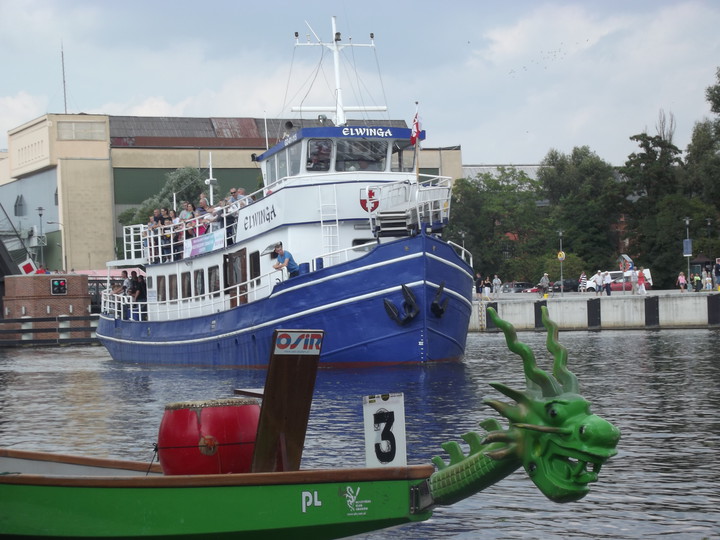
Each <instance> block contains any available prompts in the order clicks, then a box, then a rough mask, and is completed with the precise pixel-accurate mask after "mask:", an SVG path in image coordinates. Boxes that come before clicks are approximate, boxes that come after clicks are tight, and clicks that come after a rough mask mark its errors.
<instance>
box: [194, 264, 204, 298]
mask: <svg viewBox="0 0 720 540" xmlns="http://www.w3.org/2000/svg"><path fill="white" fill-rule="evenodd" d="M201 294H205V271H204V270H195V295H196V296H199V295H201Z"/></svg>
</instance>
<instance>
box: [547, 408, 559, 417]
mask: <svg viewBox="0 0 720 540" xmlns="http://www.w3.org/2000/svg"><path fill="white" fill-rule="evenodd" d="M548 414H549V415H550V417H551V418H555V417H556V416H557V415H558V413H557V411H556V410H555V409H550V410H549V411H548Z"/></svg>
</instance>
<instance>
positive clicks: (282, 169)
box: [277, 150, 288, 178]
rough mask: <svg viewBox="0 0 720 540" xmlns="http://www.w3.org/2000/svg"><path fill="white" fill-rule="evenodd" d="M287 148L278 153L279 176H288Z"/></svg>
mask: <svg viewBox="0 0 720 540" xmlns="http://www.w3.org/2000/svg"><path fill="white" fill-rule="evenodd" d="M287 173H288V169H287V150H280V152H278V153H277V174H278V178H285V177H286V176H287Z"/></svg>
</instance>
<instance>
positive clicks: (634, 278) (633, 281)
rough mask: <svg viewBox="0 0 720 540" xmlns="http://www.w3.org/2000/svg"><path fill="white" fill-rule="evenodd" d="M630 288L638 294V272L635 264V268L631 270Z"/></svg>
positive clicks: (633, 292)
mask: <svg viewBox="0 0 720 540" xmlns="http://www.w3.org/2000/svg"><path fill="white" fill-rule="evenodd" d="M630 289H631V290H632V294H637V292H638V272H637V270H636V269H635V267H634V266H633V269H632V270H630ZM623 291H625V285H623Z"/></svg>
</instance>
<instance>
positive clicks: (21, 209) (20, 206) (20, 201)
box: [15, 195, 26, 217]
mask: <svg viewBox="0 0 720 540" xmlns="http://www.w3.org/2000/svg"><path fill="white" fill-rule="evenodd" d="M15 215H16V216H17V217H21V216H24V215H26V211H25V199H24V198H23V196H22V195H18V196H17V198H16V199H15Z"/></svg>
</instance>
